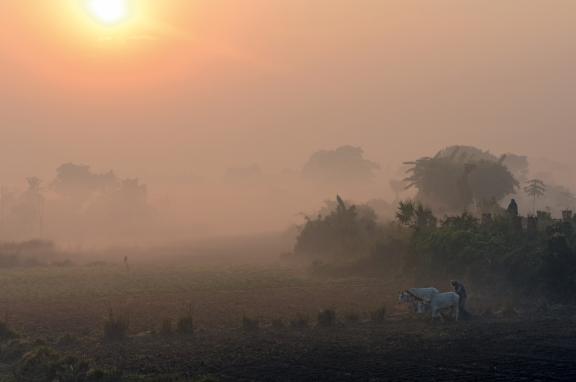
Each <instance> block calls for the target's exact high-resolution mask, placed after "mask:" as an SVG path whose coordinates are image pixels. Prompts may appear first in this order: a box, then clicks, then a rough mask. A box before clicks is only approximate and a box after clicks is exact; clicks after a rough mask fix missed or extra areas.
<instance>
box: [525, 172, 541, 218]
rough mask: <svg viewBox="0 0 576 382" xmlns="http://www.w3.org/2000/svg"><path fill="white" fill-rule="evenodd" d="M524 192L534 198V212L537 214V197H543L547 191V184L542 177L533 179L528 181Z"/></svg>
mask: <svg viewBox="0 0 576 382" xmlns="http://www.w3.org/2000/svg"><path fill="white" fill-rule="evenodd" d="M526 183H527V185H526V187H524V192H525V193H526V194H527V195H528V196H530V197H531V198H532V212H533V213H534V214H536V199H538V198H541V197H542V196H544V194H545V193H546V185H545V184H544V182H543V181H541V180H540V179H532V180H529V181H528V182H526Z"/></svg>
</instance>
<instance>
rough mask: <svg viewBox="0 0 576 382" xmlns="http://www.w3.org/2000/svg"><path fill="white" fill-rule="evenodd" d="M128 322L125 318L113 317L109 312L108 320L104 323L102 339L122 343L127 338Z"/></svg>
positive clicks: (111, 312)
mask: <svg viewBox="0 0 576 382" xmlns="http://www.w3.org/2000/svg"><path fill="white" fill-rule="evenodd" d="M129 327H130V321H129V320H128V318H127V317H120V316H116V315H114V312H113V311H112V310H110V311H109V312H108V318H107V319H106V321H104V338H105V339H107V340H109V341H122V340H124V339H126V337H127V336H128V328H129Z"/></svg>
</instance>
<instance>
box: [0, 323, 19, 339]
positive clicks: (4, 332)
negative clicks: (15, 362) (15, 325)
mask: <svg viewBox="0 0 576 382" xmlns="http://www.w3.org/2000/svg"><path fill="white" fill-rule="evenodd" d="M15 337H17V335H16V333H15V332H14V331H13V330H12V329H10V327H8V324H6V322H4V321H0V341H5V340H9V339H12V338H15Z"/></svg>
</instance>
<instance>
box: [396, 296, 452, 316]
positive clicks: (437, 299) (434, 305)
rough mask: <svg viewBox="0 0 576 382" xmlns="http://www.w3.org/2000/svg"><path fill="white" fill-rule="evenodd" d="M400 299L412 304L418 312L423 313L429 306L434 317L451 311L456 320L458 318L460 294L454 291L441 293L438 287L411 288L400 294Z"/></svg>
mask: <svg viewBox="0 0 576 382" xmlns="http://www.w3.org/2000/svg"><path fill="white" fill-rule="evenodd" d="M399 301H400V302H403V303H408V304H412V307H413V309H414V310H415V311H416V312H417V313H422V312H423V311H424V308H425V307H426V306H429V307H430V310H431V312H432V318H433V319H434V318H437V317H438V316H440V315H441V314H442V313H444V312H447V311H450V315H451V316H452V317H453V318H454V320H456V321H457V320H458V314H459V308H458V306H459V303H460V296H458V294H457V293H454V292H446V293H440V291H439V290H438V289H436V288H411V289H408V290H406V291H404V292H402V293H401V294H400V298H399Z"/></svg>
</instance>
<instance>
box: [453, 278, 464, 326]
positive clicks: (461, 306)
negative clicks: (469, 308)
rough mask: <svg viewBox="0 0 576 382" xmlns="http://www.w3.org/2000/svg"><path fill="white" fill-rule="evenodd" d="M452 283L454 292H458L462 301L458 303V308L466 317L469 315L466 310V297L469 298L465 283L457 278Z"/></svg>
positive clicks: (462, 315)
mask: <svg viewBox="0 0 576 382" xmlns="http://www.w3.org/2000/svg"><path fill="white" fill-rule="evenodd" d="M450 284H451V285H452V288H454V292H456V293H457V294H458V296H460V302H459V305H458V308H459V310H460V316H461V317H466V316H467V315H468V313H467V312H466V299H467V298H468V294H467V293H466V288H464V285H462V283H460V282H458V281H455V280H452V281H450Z"/></svg>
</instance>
